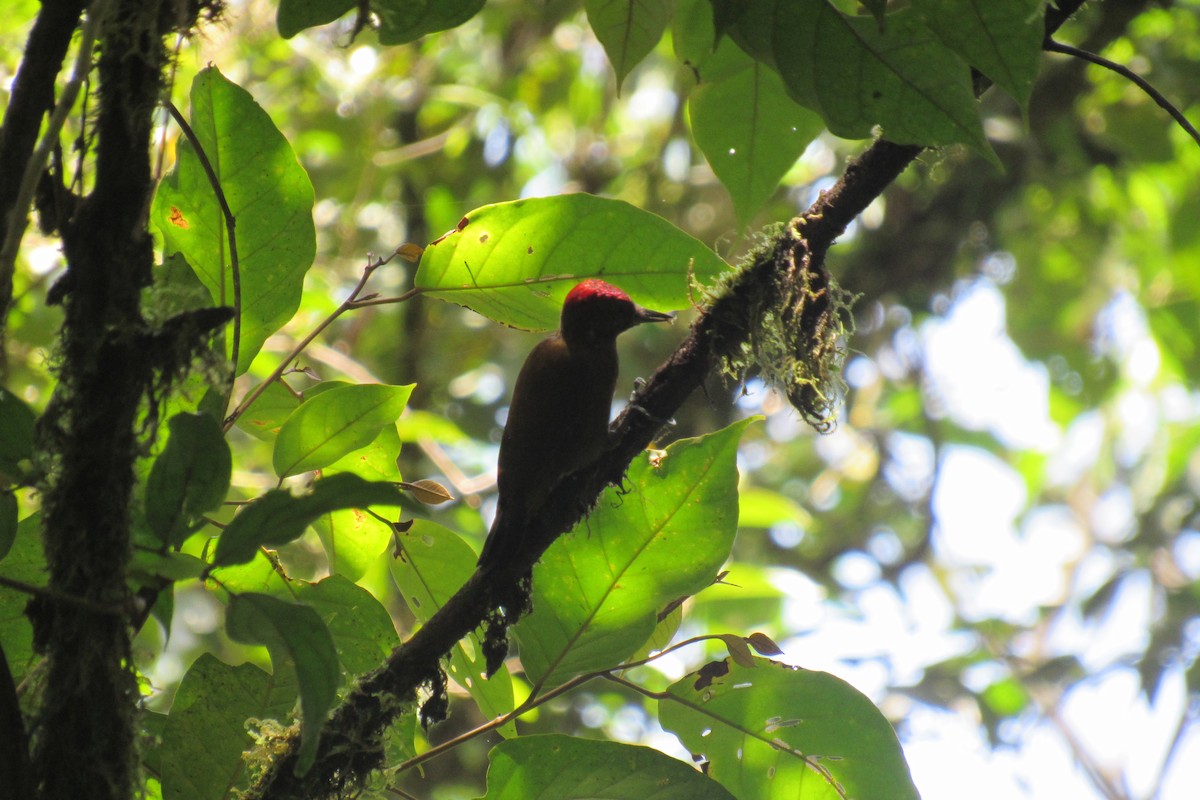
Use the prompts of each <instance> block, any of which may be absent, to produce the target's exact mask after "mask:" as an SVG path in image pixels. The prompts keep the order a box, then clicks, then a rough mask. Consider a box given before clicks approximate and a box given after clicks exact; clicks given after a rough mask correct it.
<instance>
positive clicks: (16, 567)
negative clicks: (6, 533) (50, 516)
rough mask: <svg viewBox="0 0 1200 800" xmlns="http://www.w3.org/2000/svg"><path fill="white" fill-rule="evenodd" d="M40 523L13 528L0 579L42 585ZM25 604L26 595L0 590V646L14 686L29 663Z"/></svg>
mask: <svg viewBox="0 0 1200 800" xmlns="http://www.w3.org/2000/svg"><path fill="white" fill-rule="evenodd" d="M41 519H42V518H41V514H33V515H31V516H28V517H26V518H25V519H23V520H21V521H20V522H19V523H18V524H17V530H16V535H15V536H14V537H13V541H12V545H11V547H10V548H9V551H8V555H6V556H5V557H4V561H3V562H0V575H3V576H4V577H6V578H11V579H12V580H15V581H21V582H22V583H28V584H32V585H34V586H42V585H44V584H45V582H46V556H45V554H44V553H43V552H42V524H41ZM28 604H29V595H27V594H25V593H24V592H19V591H17V590H16V589H10V588H8V587H6V586H0V642H4V658H6V659H7V660H8V669H9V672H11V673H12V676H13V680H15V681H17V682H18V683H19V682H20V681H21V679H22V678H23V677H24V676H25V672H26V670H27V669H28V668H29V666H30V664H31V663H32V662H33V626H32V625H30V624H29V618H28V617H26V616H25V607H26V606H27V605H28Z"/></svg>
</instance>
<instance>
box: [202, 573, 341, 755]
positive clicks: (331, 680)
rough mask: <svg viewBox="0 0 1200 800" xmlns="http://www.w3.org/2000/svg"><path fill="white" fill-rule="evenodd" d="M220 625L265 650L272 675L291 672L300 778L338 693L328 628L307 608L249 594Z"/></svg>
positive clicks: (235, 600) (238, 598)
mask: <svg viewBox="0 0 1200 800" xmlns="http://www.w3.org/2000/svg"><path fill="white" fill-rule="evenodd" d="M225 627H226V631H227V632H228V633H229V637H230V638H231V639H233V640H234V641H237V642H242V643H243V644H259V645H263V646H265V647H266V648H267V651H268V652H269V653H270V654H271V665H272V667H273V668H274V670H275V672H276V673H278V672H279V671H280V670H281V669H291V670H294V671H295V674H296V683H297V684H298V686H299V688H300V712H301V718H300V751H299V753H298V754H297V756H296V774H298V775H303V774H304V773H305V772H307V771H308V768H309V767H311V766H312V763H313V761H314V760H315V759H316V756H317V744H318V742H319V740H320V735H321V727H322V726H324V724H325V718H326V717H327V716H328V715H329V709H330V707H331V706H332V705H333V701H334V698H335V697H336V695H337V686H338V678H339V671H338V653H337V648H336V647H335V646H334V644H333V637H332V636H330V634H329V629H328V628H327V627H325V622H324V621H323V620H322V619H321V617H320V615H318V614H317V612H316V611H315V610H313V609H312V608H311V607H309V606H306V605H299V604H297V603H288V602H286V601H283V600H279V599H278V598H275V597H271V596H270V595H266V594H254V593H248V594H239V595H235V596H234V597H233V598H232V599H231V600H230V602H229V608H228V611H227V612H226V618H225Z"/></svg>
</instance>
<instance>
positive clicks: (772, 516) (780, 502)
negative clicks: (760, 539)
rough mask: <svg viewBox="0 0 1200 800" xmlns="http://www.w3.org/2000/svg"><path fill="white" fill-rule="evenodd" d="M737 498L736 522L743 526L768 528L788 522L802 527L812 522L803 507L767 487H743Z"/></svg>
mask: <svg viewBox="0 0 1200 800" xmlns="http://www.w3.org/2000/svg"><path fill="white" fill-rule="evenodd" d="M738 499H739V504H740V509H739V514H738V524H739V525H741V526H742V527H743V528H770V527H771V526H773V525H778V524H779V523H781V522H790V523H792V524H794V525H798V526H800V527H802V528H806V527H808V526H809V525H811V524H812V516H811V515H810V514H809V513H808V512H807V511H805V510H804V508H803V507H802V506H801V505H800V504H799V503H797V502H796V501H795V500H792V499H791V498H790V497H785V496H784V495H781V494H779V493H778V492H772V491H771V490H769V489H761V488H758V489H744V490H742V492H741V495H740V497H739V498H738Z"/></svg>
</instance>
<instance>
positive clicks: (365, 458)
mask: <svg viewBox="0 0 1200 800" xmlns="http://www.w3.org/2000/svg"><path fill="white" fill-rule="evenodd" d="M399 455H400V437H399V435H398V434H397V433H396V426H394V425H384V426H383V430H381V431H380V432H379V436H377V437H375V441H373V442H371V443H370V444H368V445H367V446H366V447H360V448H359V449H357V450H355V451H353V452H351V453H348V454H347V455H345V456H343V457H342V458H340V459H338V460H337V461H335V462H334V463H333V464H331V465H330V466H328V467H326V468H324V469H323V470H321V473H322V474H323V475H324V476H325V477H326V478H328V477H330V476H332V475H336V474H338V473H341V472H352V473H353V474H355V475H357V476H359V477H360V478H365V479H367V480H375V481H399V480H400V469H399V467H397V466H396V459H397V457H398V456H399ZM372 511H374V512H375V514H378V515H380V516H382V517H385V518H386V519H389V520H398V519H399V518H400V507H399V506H383V505H377V506H375V507H373V508H372ZM312 526H313V529H314V530H316V532H317V535H318V536H319V537H320V538H321V545H322V546H323V547H324V548H325V555H326V557H327V558H328V559H329V570H330V571H331V572H334V573H337V574H339V575H342V576H344V577H346V578H348V579H350V580H352V581H356V580H358V579H359V578H361V577H362V576H363V575H365V574H366V573H367V570H368V569H369V568H370V566H371V564H373V563H374V562H375V559H377V558H378V557H379V554H380V553H382V552H383V551H384V550H385V549H386V548H387V546H388V544H389V543H390V542H391V541H392V536H393V530H392V526H391V525H388V524H386V523H384V522H382V521H380V520H379V519H378V518H377V517H375V516H374V515H373V514H368V513H366V512H365V511H363V510H362V509H359V508H343V509H336V510H334V511H330V512H327V513H325V514H322V515H321V516H319V517H317V518H316V519H314V520H313V522H312Z"/></svg>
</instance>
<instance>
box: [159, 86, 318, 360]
mask: <svg viewBox="0 0 1200 800" xmlns="http://www.w3.org/2000/svg"><path fill="white" fill-rule="evenodd" d="M191 100H192V113H191V127H192V129H193V131H195V134H196V138H197V139H198V140H199V142H200V146H201V147H202V148H203V149H204V153H205V154H206V155H207V156H208V160H209V162H210V163H211V165H212V168H213V170H214V172H215V173H216V177H217V181H218V182H219V183H220V185H221V189H222V191H223V192H224V194H225V198H226V200H227V201H228V203H229V208H230V211H231V212H232V213H233V216H234V219H235V220H236V240H237V251H238V264H239V270H238V272H239V274H240V278H241V281H240V283H241V342H240V345H239V348H238V350H239V352H238V364H237V370H238V372H239V373H241V372H245V371H246V369H247V368H248V367H249V366H250V362H251V361H253V360H254V356H255V354H256V353H258V351H259V349H260V348H261V347H262V345H263V342H265V341H266V339H267V337H268V336H270V335H271V334H273V333H274V332H275V331H277V330H278V329H279V328H280V326H282V325H283V324H284V323H286V322H287V321H288V320H290V319H291V318H292V315H293V314H295V313H296V309H297V308H298V307H299V305H300V294H301V288H302V284H303V281H304V273H305V272H307V271H308V268H309V267H310V266H311V265H312V261H313V255H314V253H315V252H316V233H315V229H314V227H313V219H312V207H313V188H312V184H311V183H310V182H309V179H308V174H307V173H306V172H305V171H304V168H303V167H301V166H300V163H299V162H298V161H297V160H296V154H295V153H293V152H292V148H291V146H290V145H289V144H288V142H287V140H286V139H285V138H284V137H283V134H281V133H280V132H279V130H278V129H277V128H276V127H275V125H274V123H272V122H271V119H270V117H268V116H267V114H266V112H265V111H263V110H262V108H261V107H259V105H258V104H257V103H256V102H254V99H253V98H252V97H251V96H250V94H249V93H248V92H246V90H245V89H242V88H241V87H240V86H237V85H236V84H234V83H231V82H230V81H229V80H227V79H226V78H224V77H223V76H222V75H221V73H220V72H218V71H217V70H216V68H213V67H210V68H208V69H205V70H202V71H201V72H200V74H198V75H197V76H196V79H195V80H194V81H193V82H192V92H191ZM151 216H152V218H153V220H154V223H155V225H157V227H158V229H159V230H160V231H161V232H162V235H163V240H164V244H165V247H166V249H167V250H168V251H178V252H180V253H182V254H183V255H184V256H185V257H186V258H187V261H188V263H189V264H191V265H192V268H193V269H194V270H196V274H197V275H198V276H199V277H200V280H201V281H202V282H203V283H204V285H205V286H206V287H207V288H208V291H209V292H210V293H211V294H212V298H213V302H214V303H215V304H216V305H227V306H232V305H234V301H235V298H234V279H233V272H232V263H231V261H230V251H229V240H228V238H227V233H226V230H225V218H224V215H223V214H222V213H221V207H220V205H219V203H218V201H217V198H216V195H215V193H214V190H213V187H212V185H211V183H210V182H209V179H208V177H207V175H206V174H205V172H204V169H203V167H202V166H201V163H200V160H199V158H198V157H197V155H196V153H195V151H194V150H193V149H192V146H191V144H190V143H189V142H188V141H187V140H186V139H181V140H180V142H179V148H178V160H177V162H176V164H175V169H174V170H172V171H171V173H170V174H169V175H167V177H166V178H165V179H164V180H163V182H162V183H161V184H160V185H159V189H158V193H157V194H156V195H155V197H154V204H153V207H152V210H151ZM232 330H233V325H232V324H231V325H229V326H226V329H225V336H226V342H227V347H228V348H232V338H233V337H232Z"/></svg>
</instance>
